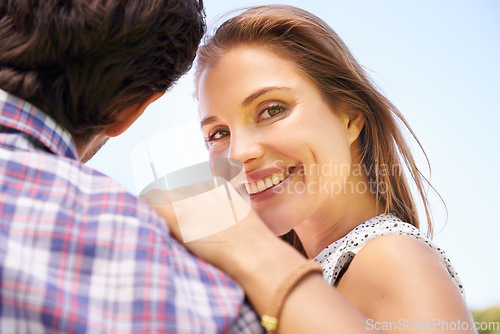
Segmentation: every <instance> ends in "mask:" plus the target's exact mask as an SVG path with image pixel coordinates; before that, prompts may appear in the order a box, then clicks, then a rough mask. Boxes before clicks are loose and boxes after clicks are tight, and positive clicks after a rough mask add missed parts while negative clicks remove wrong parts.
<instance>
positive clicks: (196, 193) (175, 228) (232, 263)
mask: <svg viewBox="0 0 500 334" xmlns="http://www.w3.org/2000/svg"><path fill="white" fill-rule="evenodd" d="M218 183H219V186H218V187H215V188H214V183H213V181H209V182H201V183H197V184H194V185H191V186H187V187H182V188H178V189H175V190H173V191H167V190H158V189H155V190H152V191H150V192H148V193H147V194H145V195H142V196H141V199H142V200H143V201H146V202H147V203H149V204H150V205H151V206H152V207H153V208H154V209H155V210H156V211H157V212H158V213H159V214H160V215H161V216H162V217H163V218H164V219H165V221H166V222H167V224H168V226H169V228H170V231H171V234H172V235H173V236H174V237H175V238H176V239H178V240H179V241H181V242H184V244H185V246H186V247H187V248H188V249H189V250H190V251H192V252H193V253H194V254H195V255H197V256H198V257H200V258H202V259H204V260H205V261H207V262H210V263H212V264H213V265H215V266H217V267H219V268H220V269H222V270H223V271H225V272H227V273H228V274H230V275H231V274H233V271H234V269H235V268H236V267H238V266H239V263H240V262H241V261H240V260H239V259H240V256H244V257H247V258H248V256H249V254H251V253H254V247H255V246H256V245H258V244H259V243H262V242H266V243H271V244H273V243H278V244H281V243H282V242H281V240H280V239H278V238H276V236H274V235H273V234H272V233H271V231H270V230H269V229H268V228H267V226H266V225H265V224H264V223H263V222H262V221H261V220H260V218H259V217H258V216H257V214H256V213H255V212H254V211H253V210H252V209H251V208H250V205H249V203H248V202H247V201H246V200H245V199H244V198H242V197H241V196H240V195H239V194H238V193H237V191H236V190H235V189H234V188H233V187H232V185H231V184H230V183H225V182H221V180H220V179H219V181H218ZM228 194H229V196H230V198H229V196H228Z"/></svg>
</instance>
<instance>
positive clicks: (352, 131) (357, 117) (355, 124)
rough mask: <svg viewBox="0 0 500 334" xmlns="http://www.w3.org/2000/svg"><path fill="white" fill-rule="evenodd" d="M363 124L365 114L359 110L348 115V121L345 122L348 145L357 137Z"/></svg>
mask: <svg viewBox="0 0 500 334" xmlns="http://www.w3.org/2000/svg"><path fill="white" fill-rule="evenodd" d="M364 126H365V116H364V115H363V114H362V113H361V112H355V113H353V114H352V115H349V121H348V122H347V137H348V140H349V145H351V144H352V143H354V142H355V141H356V139H358V137H359V134H360V133H361V130H363V127H364Z"/></svg>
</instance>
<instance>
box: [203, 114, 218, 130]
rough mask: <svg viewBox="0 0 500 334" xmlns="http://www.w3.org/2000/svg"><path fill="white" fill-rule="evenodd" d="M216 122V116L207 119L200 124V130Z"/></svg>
mask: <svg viewBox="0 0 500 334" xmlns="http://www.w3.org/2000/svg"><path fill="white" fill-rule="evenodd" d="M216 121H217V117H215V116H210V117H205V118H203V119H202V120H201V122H200V128H203V127H204V126H207V125H209V124H212V123H214V122H216Z"/></svg>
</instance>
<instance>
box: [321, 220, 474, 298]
mask: <svg viewBox="0 0 500 334" xmlns="http://www.w3.org/2000/svg"><path fill="white" fill-rule="evenodd" d="M390 234H399V235H408V236H412V237H414V238H415V239H419V240H422V241H423V242H425V243H426V244H427V245H429V247H431V248H432V249H433V250H435V251H436V252H437V253H438V254H439V256H440V257H441V259H442V260H443V263H444V264H445V265H446V268H447V269H448V272H449V273H450V275H451V277H452V278H453V279H454V280H455V282H456V283H457V286H458V288H459V289H460V292H461V293H462V296H464V298H465V294H464V289H463V286H462V282H461V281H460V278H459V277H458V274H457V272H456V271H455V269H454V268H453V266H452V265H451V262H450V260H449V259H448V257H447V256H446V254H445V252H444V251H443V250H442V249H441V248H438V247H437V246H436V245H435V244H434V242H433V241H432V240H430V239H429V238H428V237H427V236H426V235H425V234H424V233H422V232H421V231H420V230H419V229H417V228H416V227H415V226H413V225H410V224H408V223H404V222H403V221H402V220H401V219H399V218H398V217H396V216H394V215H391V214H382V215H379V216H376V217H373V218H372V219H369V220H367V221H365V222H363V223H361V224H360V225H358V227H356V228H355V229H353V230H352V231H351V232H349V233H347V234H346V235H345V236H344V237H342V238H341V239H339V240H337V241H335V242H334V243H332V244H331V245H330V246H327V247H326V248H325V249H324V250H323V251H322V252H321V253H319V254H318V255H317V256H316V257H315V258H314V261H316V262H319V263H320V264H321V266H322V267H323V278H324V279H325V281H326V282H327V283H328V284H330V285H335V282H336V281H337V279H338V278H339V276H341V275H342V274H343V273H344V271H345V270H346V269H347V267H348V266H349V264H350V263H351V261H352V259H353V258H354V256H355V255H356V254H357V253H358V252H359V250H360V249H361V248H362V247H363V246H364V245H366V243H367V242H369V241H370V240H373V239H375V238H377V237H380V236H382V235H390Z"/></svg>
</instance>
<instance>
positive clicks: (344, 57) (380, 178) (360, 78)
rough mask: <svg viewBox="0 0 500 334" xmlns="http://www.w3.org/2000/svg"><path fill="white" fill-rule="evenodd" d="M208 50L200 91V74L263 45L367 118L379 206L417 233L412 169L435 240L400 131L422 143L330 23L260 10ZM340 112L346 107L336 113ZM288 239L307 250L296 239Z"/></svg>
mask: <svg viewBox="0 0 500 334" xmlns="http://www.w3.org/2000/svg"><path fill="white" fill-rule="evenodd" d="M204 44H205V45H202V46H201V47H200V50H199V52H198V58H197V69H196V80H197V83H196V86H198V83H199V77H200V75H201V74H202V72H203V71H205V70H206V69H207V68H209V67H210V66H213V65H214V64H215V63H216V62H217V61H218V60H219V59H220V58H221V57H223V56H224V53H225V52H226V51H227V50H228V49H230V48H233V47H236V46H240V45H256V46H263V47H268V48H273V49H276V50H278V51H279V54H281V55H282V56H283V57H285V58H287V59H290V60H292V61H293V62H294V63H295V64H296V65H297V68H299V70H300V71H302V72H303V73H305V74H306V75H307V76H308V77H309V78H311V79H312V80H313V81H314V83H315V84H316V85H317V87H318V88H319V90H320V91H321V93H322V95H323V97H324V99H325V100H326V101H327V103H328V104H329V105H330V106H331V107H332V110H338V109H341V110H345V112H361V113H362V114H363V116H364V118H365V126H364V128H363V130H362V132H361V135H360V140H361V149H362V152H361V162H362V164H363V165H365V166H366V167H367V168H366V169H365V170H367V171H369V172H368V173H367V176H368V178H369V179H370V181H371V183H373V184H374V185H375V197H376V198H375V199H376V202H377V203H378V204H379V205H382V207H383V208H384V211H385V212H386V213H394V214H396V215H397V216H399V217H400V218H401V219H403V220H404V221H406V222H408V223H410V224H412V225H414V226H416V227H419V221H418V215H417V209H416V205H415V202H414V199H413V196H412V194H411V191H410V186H409V184H408V182H407V179H406V177H405V175H404V171H403V170H404V169H405V168H406V170H407V171H408V172H409V175H410V176H411V179H412V180H413V184H414V185H415V186H416V189H417V192H418V194H419V196H420V198H421V200H422V202H423V206H424V209H425V212H426V216H427V224H428V233H429V235H432V220H431V215H430V207H429V203H428V199H427V196H426V186H427V185H429V183H428V181H427V179H426V178H425V177H424V176H423V175H422V173H421V172H420V170H419V169H418V168H417V166H416V163H415V160H414V158H413V155H412V152H411V150H410V148H409V146H408V145H407V143H406V141H405V138H404V134H403V131H402V130H401V128H400V125H403V126H404V127H406V129H407V130H408V131H409V133H410V134H411V135H412V136H413V137H414V138H415V140H416V141H417V143H418V145H420V143H419V142H418V139H417V138H416V137H415V135H414V134H413V132H412V130H411V129H410V127H409V126H408V124H407V123H406V121H405V119H404V117H403V116H402V115H401V114H400V112H399V111H398V110H397V109H396V107H395V106H394V105H392V104H391V102H390V101H388V100H387V98H385V97H384V96H383V95H382V94H381V93H380V92H379V91H378V90H377V88H376V87H375V85H374V84H373V83H372V81H371V79H370V78H369V77H368V76H367V74H366V73H365V71H364V70H363V69H362V67H361V66H360V65H359V64H358V62H357V61H356V60H355V59H354V57H353V56H352V54H351V53H350V51H349V50H348V48H347V47H346V45H345V44H344V43H343V42H342V40H341V39H340V38H339V37H338V36H337V34H336V33H335V32H334V31H333V30H332V29H331V28H330V27H329V26H328V25H327V24H326V23H325V22H324V21H322V20H321V19H319V18H318V17H316V16H314V15H313V14H311V13H308V12H306V11H304V10H301V9H299V8H295V7H292V6H286V5H283V6H279V5H276V6H257V7H252V8H249V9H247V10H245V11H244V12H243V13H241V14H239V15H237V16H235V17H232V18H230V19H228V20H227V21H225V22H224V23H222V24H221V25H220V27H219V28H218V29H217V30H216V32H215V33H214V34H213V35H212V36H209V37H207V39H206V40H205V42H204ZM195 94H196V93H195ZM338 106H342V108H336V107H338ZM387 168H390V170H389V171H387V170H386V169H387ZM283 238H284V239H286V240H287V241H289V242H290V243H292V244H295V246H296V247H297V248H299V249H300V248H301V246H300V243H299V241H298V238H297V236H296V234H295V232H293V231H291V232H290V233H289V234H287V235H285V236H283Z"/></svg>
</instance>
